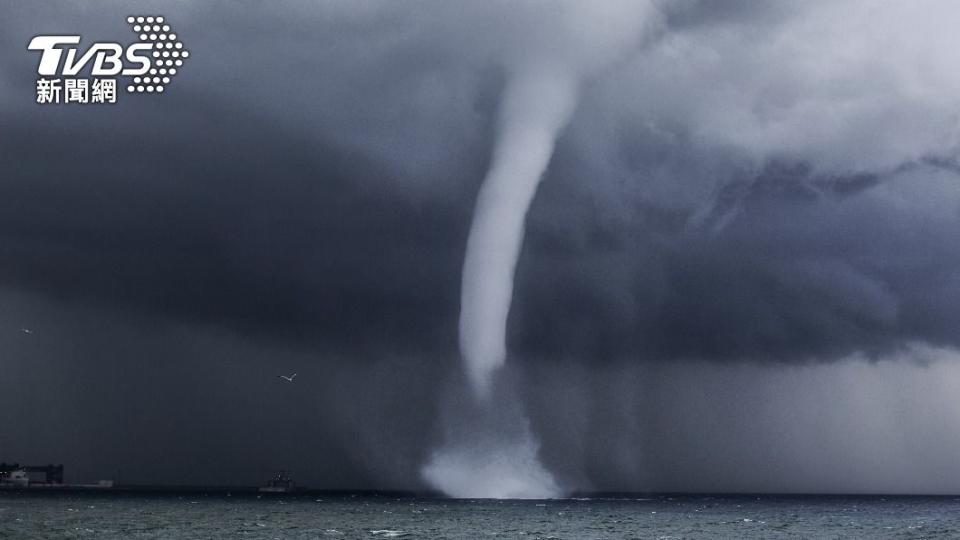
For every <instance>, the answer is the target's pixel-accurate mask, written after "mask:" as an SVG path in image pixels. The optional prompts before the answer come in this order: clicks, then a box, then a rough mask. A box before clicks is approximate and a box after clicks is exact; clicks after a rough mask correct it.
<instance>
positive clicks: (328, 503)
mask: <svg viewBox="0 0 960 540" xmlns="http://www.w3.org/2000/svg"><path fill="white" fill-rule="evenodd" d="M956 537H960V498H955V497H841V496H836V497H812V496H811V497H756V496H706V495H703V496H692V495H688V496H649V497H643V496H629V497H611V498H584V499H563V500H548V501H536V500H449V499H423V498H414V497H395V496H370V495H366V496H361V495H355V496H351V495H335V496H322V495H296V496H287V495H283V496H271V497H267V496H259V497H258V496H257V495H254V494H243V495H237V494H233V495H230V496H228V495H227V494H226V493H222V494H206V495H204V494H188V493H182V494H163V495H157V494H132V493H53V494H51V493H29V492H2V493H0V538H15V539H21V538H38V539H39V538H44V539H46V538H163V539H179V538H198V539H200V538H202V539H210V538H264V539H267V538H269V539H274V538H368V539H377V538H522V539H535V538H570V539H591V538H657V539H681V538H956Z"/></svg>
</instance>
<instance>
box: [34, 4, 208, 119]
mask: <svg viewBox="0 0 960 540" xmlns="http://www.w3.org/2000/svg"><path fill="white" fill-rule="evenodd" d="M127 24H129V25H130V26H131V27H132V29H133V31H134V33H136V34H137V36H138V37H139V41H138V42H135V43H132V44H130V45H127V46H123V45H121V44H119V43H113V42H96V43H93V44H92V45H90V46H89V47H87V48H86V51H84V52H82V53H81V49H80V36H78V35H43V36H36V37H34V38H33V39H31V40H30V43H29V44H28V45H27V49H28V50H31V51H39V52H40V63H39V64H38V66H37V74H38V75H40V78H38V79H37V103H41V104H50V103H64V104H68V103H80V104H86V103H116V102H117V79H116V77H117V76H121V77H130V79H129V81H128V83H127V86H126V90H127V92H129V93H158V94H159V93H163V92H164V91H165V90H166V87H167V85H169V84H170V81H171V80H172V78H173V77H174V76H175V75H176V74H177V70H178V69H180V68H181V67H182V66H183V63H184V61H185V60H186V59H187V58H189V56H190V52H189V51H187V50H185V49H184V48H183V42H182V41H180V39H179V38H178V36H177V34H176V33H174V32H173V30H172V29H171V27H170V25H169V24H167V23H166V21H165V20H164V18H163V17H161V16H130V17H127ZM64 53H66V54H64ZM81 73H89V75H90V77H87V78H85V77H78V75H80V74H81Z"/></svg>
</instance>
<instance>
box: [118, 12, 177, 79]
mask: <svg viewBox="0 0 960 540" xmlns="http://www.w3.org/2000/svg"><path fill="white" fill-rule="evenodd" d="M127 24H129V25H130V27H131V29H132V30H133V32H134V34H136V35H137V37H138V38H139V39H140V41H141V42H143V43H148V44H150V45H151V46H152V49H153V50H152V51H151V53H150V56H152V57H153V59H154V62H153V63H154V66H153V67H151V68H150V69H149V70H148V71H147V72H146V73H144V74H142V75H140V76H137V77H133V84H130V85H127V92H130V93H154V92H157V93H160V92H163V91H164V89H165V86H166V85H168V84H170V82H171V81H172V77H174V76H175V75H176V74H177V69H176V68H174V67H173V66H176V67H177V68H179V67H182V66H183V59H185V58H189V56H190V51H188V50H186V49H184V48H183V42H181V41H179V39H178V36H177V34H176V33H174V32H173V28H172V27H171V26H170V24H169V23H166V22H165V19H164V18H163V17H162V16H159V15H130V16H128V17H127ZM158 75H159V76H158Z"/></svg>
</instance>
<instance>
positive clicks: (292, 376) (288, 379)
mask: <svg viewBox="0 0 960 540" xmlns="http://www.w3.org/2000/svg"><path fill="white" fill-rule="evenodd" d="M296 376H297V374H296V373H294V374H293V375H277V377H280V378H281V379H283V380H285V381H287V382H293V378H294V377H296Z"/></svg>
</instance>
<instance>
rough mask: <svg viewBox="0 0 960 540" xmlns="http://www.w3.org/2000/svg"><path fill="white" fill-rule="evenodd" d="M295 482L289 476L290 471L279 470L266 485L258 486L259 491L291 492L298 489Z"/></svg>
mask: <svg viewBox="0 0 960 540" xmlns="http://www.w3.org/2000/svg"><path fill="white" fill-rule="evenodd" d="M299 489H302V488H299V487H297V485H296V483H295V482H294V481H293V479H292V478H290V471H280V472H278V473H277V475H276V476H274V477H273V478H272V479H271V480H270V481H269V482H267V485H265V486H261V487H260V493H293V492H294V491H298V490H299Z"/></svg>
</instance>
